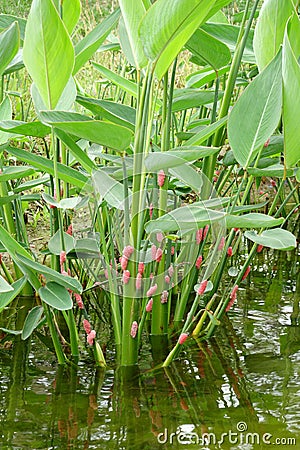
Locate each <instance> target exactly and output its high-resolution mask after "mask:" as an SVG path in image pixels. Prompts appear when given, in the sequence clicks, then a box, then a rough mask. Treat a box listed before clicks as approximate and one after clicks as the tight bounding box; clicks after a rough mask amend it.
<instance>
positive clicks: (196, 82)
mask: <svg viewBox="0 0 300 450" xmlns="http://www.w3.org/2000/svg"><path fill="white" fill-rule="evenodd" d="M190 61H191V62H192V63H195V64H199V63H200V61H198V59H197V58H196V57H193V56H192V57H191V58H190ZM229 70H230V67H229V66H226V67H223V68H222V69H220V70H218V75H219V77H221V76H222V75H225V74H226V73H227V72H229ZM216 77H217V74H216V72H215V71H214V70H213V69H211V68H209V67H204V68H203V69H201V70H198V71H197V72H194V73H192V74H189V75H188V76H187V77H186V87H187V88H191V87H193V88H200V87H202V86H204V85H205V84H208V83H211V82H212V81H214V80H215V79H216Z"/></svg>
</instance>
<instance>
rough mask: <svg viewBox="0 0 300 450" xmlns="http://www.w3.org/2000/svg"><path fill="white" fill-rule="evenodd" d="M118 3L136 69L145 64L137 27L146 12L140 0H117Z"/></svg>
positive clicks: (145, 59) (145, 60)
mask: <svg viewBox="0 0 300 450" xmlns="http://www.w3.org/2000/svg"><path fill="white" fill-rule="evenodd" d="M119 5H120V9H121V12H122V16H123V20H124V25H125V28H126V32H127V33H126V34H127V38H128V41H129V45H130V54H131V55H132V57H133V60H134V66H135V67H136V68H137V69H142V68H143V67H145V66H146V64H147V58H146V56H145V53H144V51H143V46H142V42H141V40H140V39H139V35H138V28H139V25H140V22H141V20H142V19H143V17H144V15H145V13H146V8H145V5H144V3H143V1H142V0H119ZM121 45H122V39H121ZM125 47H126V46H125Z"/></svg>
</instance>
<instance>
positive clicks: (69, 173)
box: [6, 147, 88, 189]
mask: <svg viewBox="0 0 300 450" xmlns="http://www.w3.org/2000/svg"><path fill="white" fill-rule="evenodd" d="M6 150H7V151H8V152H9V153H10V154H11V155H14V156H15V157H16V158H18V160H19V161H23V162H26V163H28V164H32V166H33V167H35V168H36V169H38V170H40V171H41V172H46V173H48V174H49V175H52V176H55V175H54V174H55V171H54V165H53V161H50V160H49V159H47V158H44V157H43V156H39V155H35V154H34V153H29V152H28V151H26V150H22V149H21V148H13V147H7V149H6ZM57 168H58V176H59V178H60V179H61V180H65V181H66V182H68V183H70V184H73V185H74V186H77V187H78V188H80V189H82V188H83V187H84V186H85V184H86V183H87V181H88V178H87V177H86V176H85V175H84V174H83V173H81V172H79V171H78V170H75V169H72V167H68V166H65V165H64V164H61V163H58V164H57Z"/></svg>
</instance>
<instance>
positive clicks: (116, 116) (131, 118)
mask: <svg viewBox="0 0 300 450" xmlns="http://www.w3.org/2000/svg"><path fill="white" fill-rule="evenodd" d="M76 101H77V102H78V103H79V104H80V105H82V106H84V107H85V108H87V109H89V110H90V111H92V113H93V114H94V115H95V116H100V118H104V119H108V120H110V121H111V122H113V123H116V124H118V125H122V126H124V127H127V128H129V129H131V130H133V131H134V130H135V118H136V110H135V109H134V108H132V107H131V106H127V105H123V104H120V103H116V102H112V101H110V100H98V99H96V98H88V97H82V96H77V98H76Z"/></svg>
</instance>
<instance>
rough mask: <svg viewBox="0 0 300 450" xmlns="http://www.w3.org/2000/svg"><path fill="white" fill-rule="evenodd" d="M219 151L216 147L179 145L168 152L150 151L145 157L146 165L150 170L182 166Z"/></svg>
mask: <svg viewBox="0 0 300 450" xmlns="http://www.w3.org/2000/svg"><path fill="white" fill-rule="evenodd" d="M218 151H219V148H215V147H185V146H184V147H177V148H174V149H172V150H169V151H167V152H153V153H149V154H148V156H147V157H146V159H145V167H146V169H147V170H149V171H150V172H152V171H153V172H154V171H156V170H160V169H168V168H171V167H176V166H181V165H183V164H185V163H186V162H191V161H196V160H198V159H200V158H204V157H205V156H211V155H214V154H215V153H217V152H218Z"/></svg>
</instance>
